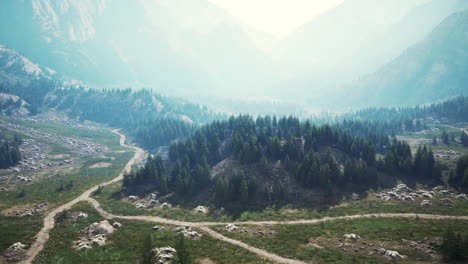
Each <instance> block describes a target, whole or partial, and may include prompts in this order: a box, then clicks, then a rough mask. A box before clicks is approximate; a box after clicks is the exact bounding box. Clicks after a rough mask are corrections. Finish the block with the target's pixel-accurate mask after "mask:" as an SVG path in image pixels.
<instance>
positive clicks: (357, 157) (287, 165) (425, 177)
mask: <svg viewBox="0 0 468 264" xmlns="http://www.w3.org/2000/svg"><path fill="white" fill-rule="evenodd" d="M376 154H380V155H378V156H377V155H376ZM169 157H170V161H168V162H164V161H163V160H162V159H161V158H160V157H154V158H150V159H149V160H148V162H147V164H146V166H145V167H144V168H142V169H140V170H138V171H135V172H133V173H132V174H129V175H126V176H125V180H124V184H123V188H124V191H126V192H128V193H135V192H136V193H138V192H148V191H152V190H154V189H157V190H158V191H160V192H161V193H169V192H175V193H177V194H178V195H179V197H181V198H182V199H189V200H191V199H194V198H193V197H200V196H203V197H204V199H210V200H213V201H214V202H217V203H223V204H237V205H239V202H241V203H242V204H246V203H247V204H249V205H250V206H253V207H255V206H258V205H259V204H265V205H266V204H271V203H273V202H280V201H292V200H294V201H301V200H304V199H305V197H310V196H311V195H315V196H319V197H321V199H324V198H326V197H328V199H330V200H329V201H330V202H331V201H333V198H336V197H339V196H340V194H343V193H346V192H350V191H364V190H366V189H368V188H371V187H378V186H380V185H381V184H383V185H385V184H388V183H389V182H390V183H393V182H394V181H395V180H396V179H402V180H405V181H409V182H412V183H413V184H414V182H416V181H423V182H426V183H439V182H440V177H441V175H442V172H441V169H440V166H438V165H437V166H436V162H435V161H434V157H433V153H432V151H431V150H429V149H427V148H426V147H424V148H421V149H419V150H418V152H417V153H416V156H415V157H414V159H413V155H412V153H411V151H410V147H409V145H408V144H407V143H404V142H400V141H397V140H396V139H395V138H393V139H391V138H389V137H388V136H385V135H383V134H375V133H372V132H371V133H368V132H366V131H365V130H362V129H356V128H354V127H352V126H350V127H348V128H347V127H345V125H344V124H342V125H341V126H329V125H323V126H319V127H317V126H315V125H311V124H310V122H308V121H307V122H301V121H300V120H299V119H297V118H294V117H283V118H280V119H277V118H276V117H269V116H266V117H258V118H257V119H254V118H252V117H251V116H247V115H243V116H239V117H231V118H230V119H229V120H228V121H222V122H220V121H216V122H213V123H211V124H209V125H206V126H204V127H202V128H201V129H199V130H197V131H196V132H195V133H194V134H193V136H192V137H190V138H189V139H187V140H184V141H179V142H175V143H173V144H172V145H171V147H170V150H169ZM224 165H225V166H227V167H228V168H227V169H221V170H220V169H219V167H222V166H224ZM247 169H248V170H247ZM207 194H210V195H207ZM254 198H255V199H254Z"/></svg>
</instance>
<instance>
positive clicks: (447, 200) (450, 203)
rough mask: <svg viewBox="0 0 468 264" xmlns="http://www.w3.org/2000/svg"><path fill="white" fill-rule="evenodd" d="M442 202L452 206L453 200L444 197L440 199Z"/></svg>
mask: <svg viewBox="0 0 468 264" xmlns="http://www.w3.org/2000/svg"><path fill="white" fill-rule="evenodd" d="M440 203H441V204H443V205H446V206H451V205H452V204H453V201H452V200H450V199H449V198H443V199H440Z"/></svg>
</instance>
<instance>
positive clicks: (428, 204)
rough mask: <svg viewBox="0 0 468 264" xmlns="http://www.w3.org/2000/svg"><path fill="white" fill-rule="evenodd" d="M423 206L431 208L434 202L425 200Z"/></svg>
mask: <svg viewBox="0 0 468 264" xmlns="http://www.w3.org/2000/svg"><path fill="white" fill-rule="evenodd" d="M421 205H422V206H431V205H432V202H431V201H430V200H423V201H422V202H421Z"/></svg>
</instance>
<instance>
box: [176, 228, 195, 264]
mask: <svg viewBox="0 0 468 264" xmlns="http://www.w3.org/2000/svg"><path fill="white" fill-rule="evenodd" d="M174 249H175V250H176V251H177V261H176V263H177V264H191V263H193V261H192V257H191V255H190V250H189V247H188V245H187V241H186V239H185V236H184V235H183V234H179V235H178V238H177V244H176V246H175V248H174Z"/></svg>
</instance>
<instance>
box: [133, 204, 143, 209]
mask: <svg viewBox="0 0 468 264" xmlns="http://www.w3.org/2000/svg"><path fill="white" fill-rule="evenodd" d="M135 207H136V208H137V209H144V208H145V205H144V204H142V203H137V204H136V205H135Z"/></svg>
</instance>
